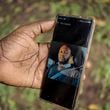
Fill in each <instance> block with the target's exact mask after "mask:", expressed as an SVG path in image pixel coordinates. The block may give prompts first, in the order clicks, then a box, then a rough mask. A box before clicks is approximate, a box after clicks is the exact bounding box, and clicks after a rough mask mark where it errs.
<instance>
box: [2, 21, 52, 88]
mask: <svg viewBox="0 0 110 110" xmlns="http://www.w3.org/2000/svg"><path fill="white" fill-rule="evenodd" d="M53 26H54V21H43V22H38V23H33V24H29V25H25V26H22V27H20V28H18V29H17V30H15V31H14V32H12V33H11V34H10V35H8V36H7V37H5V38H3V39H1V40H0V82H1V83H5V84H8V85H13V86H20V87H32V88H40V86H41V81H42V77H43V72H44V68H45V63H46V59H47V54H48V43H44V44H39V43H35V41H34V39H35V38H36V37H37V36H38V35H39V34H41V33H43V32H47V31H49V30H50V29H52V27H53Z"/></svg>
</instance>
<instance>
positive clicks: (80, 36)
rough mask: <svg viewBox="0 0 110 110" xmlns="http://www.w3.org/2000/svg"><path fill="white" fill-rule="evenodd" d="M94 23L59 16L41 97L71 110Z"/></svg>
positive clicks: (77, 18) (79, 18) (75, 98)
mask: <svg viewBox="0 0 110 110" xmlns="http://www.w3.org/2000/svg"><path fill="white" fill-rule="evenodd" d="M94 26H95V23H94V20H93V19H85V18H81V17H74V16H72V17H69V16H61V15H58V16H57V18H56V24H55V28H54V32H53V40H52V42H51V46H50V50H49V53H48V59H47V63H46V67H45V71H44V72H45V74H44V78H43V82H42V89H41V93H40V97H41V98H42V99H45V100H47V101H50V102H53V103H55V104H58V105H60V106H63V107H66V108H68V109H74V108H75V103H76V100H77V97H78V92H79V87H80V82H81V78H82V76H83V74H84V68H85V62H86V60H87V57H88V53H89V48H90V44H91V40H92V35H93V30H94Z"/></svg>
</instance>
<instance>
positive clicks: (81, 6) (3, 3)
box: [0, 0, 110, 110]
mask: <svg viewBox="0 0 110 110" xmlns="http://www.w3.org/2000/svg"><path fill="white" fill-rule="evenodd" d="M57 14H63V15H77V16H84V17H94V18H95V20H96V29H95V33H94V37H93V43H92V47H91V52H90V57H89V65H90V66H89V67H88V69H87V71H86V74H87V76H88V77H87V78H86V80H85V83H84V84H83V86H84V88H85V89H84V90H83V91H82V92H81V95H80V98H79V103H78V110H109V109H110V93H109V92H110V80H109V79H110V20H109V19H110V0H46V1H45V0H37V1H36V0H29V1H26V0H0V38H3V37H4V36H6V35H7V34H9V33H10V32H12V31H13V30H14V29H16V28H17V27H18V26H19V25H22V24H25V23H29V22H33V21H36V20H43V19H54V18H55V16H56V15H57ZM43 39H44V38H40V40H41V41H42V40H43ZM89 83H90V84H89ZM91 85H92V86H91ZM88 89H89V91H90V93H91V92H92V93H91V94H92V95H91V94H90V93H89V92H88V91H87V90H88ZM90 95H91V96H90ZM88 96H89V97H88ZM92 96H93V97H92ZM36 109H37V110H64V109H63V108H60V107H56V106H54V105H52V104H49V103H47V102H43V101H41V100H40V99H39V90H33V89H24V88H15V87H10V86H5V85H2V84H0V110H36Z"/></svg>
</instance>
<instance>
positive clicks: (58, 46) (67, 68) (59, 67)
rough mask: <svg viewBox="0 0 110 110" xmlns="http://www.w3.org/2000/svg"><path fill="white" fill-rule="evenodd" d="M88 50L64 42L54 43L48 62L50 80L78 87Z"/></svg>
mask: <svg viewBox="0 0 110 110" xmlns="http://www.w3.org/2000/svg"><path fill="white" fill-rule="evenodd" d="M86 52H87V48H85V47H81V46H77V45H71V44H67V43H64V42H60V43H59V42H55V41H54V42H52V44H51V48H50V52H49V57H48V61H47V70H46V72H47V75H48V78H50V79H52V80H56V81H60V82H62V83H65V84H69V85H74V86H78V85H79V81H80V76H81V74H82V70H83V64H84V60H85V55H86Z"/></svg>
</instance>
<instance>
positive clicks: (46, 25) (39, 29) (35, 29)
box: [19, 20, 55, 39]
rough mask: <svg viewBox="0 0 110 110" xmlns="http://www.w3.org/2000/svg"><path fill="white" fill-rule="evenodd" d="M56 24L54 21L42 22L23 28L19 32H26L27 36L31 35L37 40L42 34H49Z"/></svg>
mask: <svg viewBox="0 0 110 110" xmlns="http://www.w3.org/2000/svg"><path fill="white" fill-rule="evenodd" d="M54 24H55V21H54V20H51V21H40V22H36V23H32V24H28V25H25V26H22V27H21V28H20V29H19V31H20V30H21V31H22V32H25V34H27V35H29V36H30V37H31V38H33V39H34V38H35V37H36V36H38V35H39V34H41V33H44V32H47V31H49V30H51V29H52V28H53V26H54Z"/></svg>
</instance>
